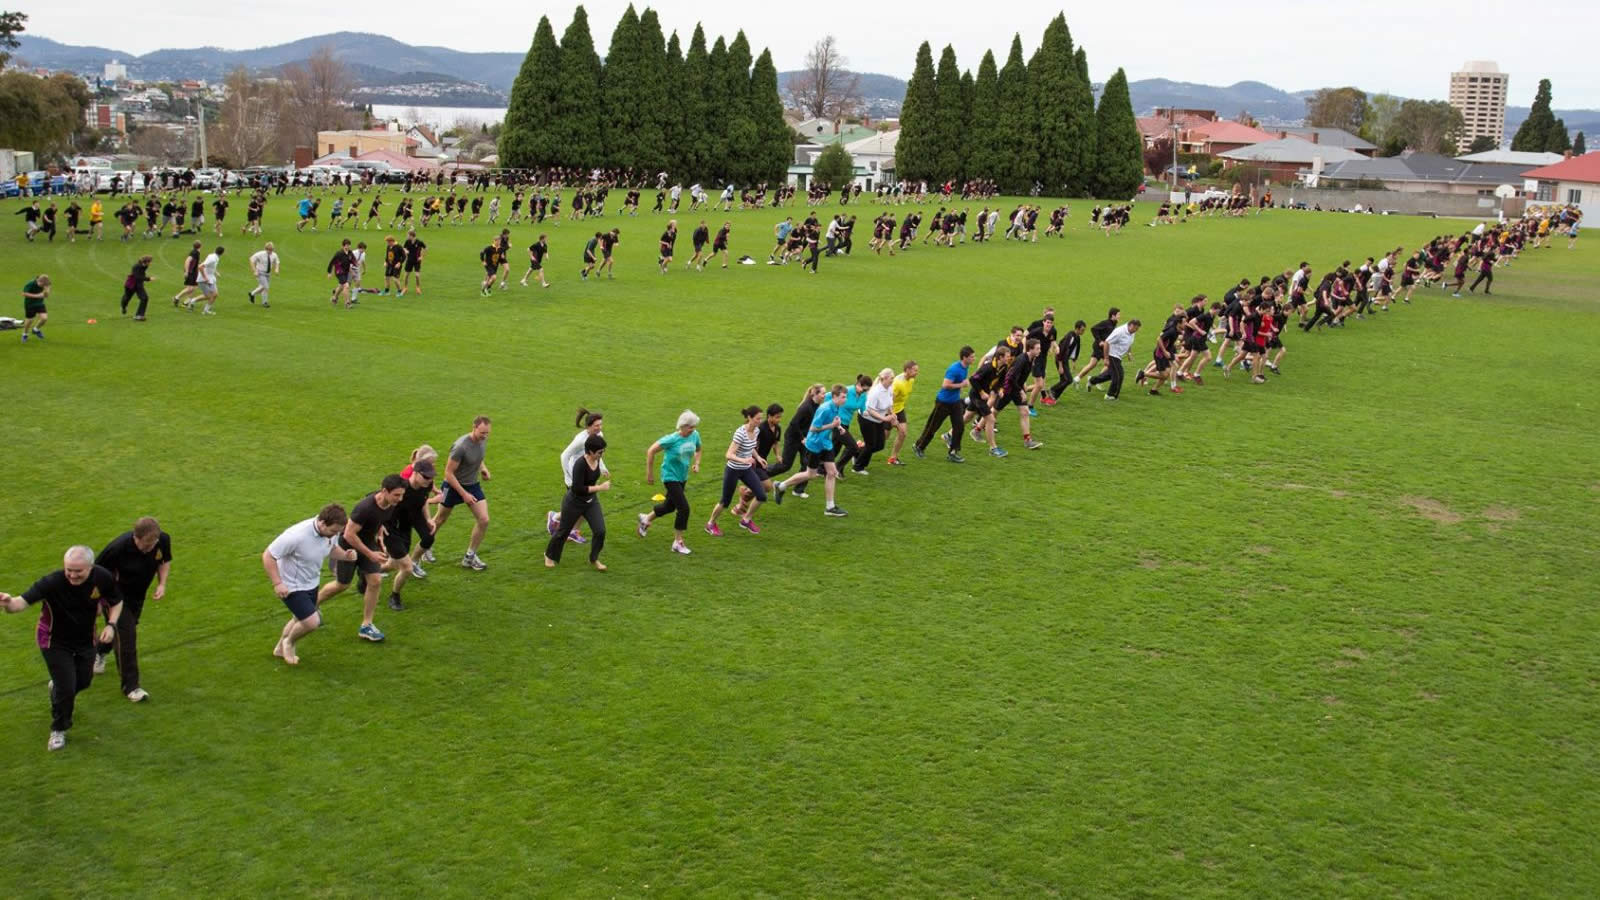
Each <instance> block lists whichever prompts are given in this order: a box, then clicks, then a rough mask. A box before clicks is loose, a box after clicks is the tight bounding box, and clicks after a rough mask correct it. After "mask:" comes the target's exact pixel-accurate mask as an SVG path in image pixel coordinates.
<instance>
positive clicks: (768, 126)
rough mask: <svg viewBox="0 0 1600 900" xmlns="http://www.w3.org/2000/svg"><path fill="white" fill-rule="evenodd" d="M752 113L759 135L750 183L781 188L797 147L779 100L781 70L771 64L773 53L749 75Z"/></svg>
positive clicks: (752, 156)
mask: <svg viewBox="0 0 1600 900" xmlns="http://www.w3.org/2000/svg"><path fill="white" fill-rule="evenodd" d="M750 113H751V121H752V123H753V124H754V126H755V133H756V144H755V150H754V152H752V153H751V154H750V175H749V178H750V181H751V182H753V183H755V184H781V183H782V182H783V180H784V179H785V178H786V177H787V175H788V171H789V160H790V159H791V158H792V154H793V152H794V145H793V144H792V143H791V142H790V137H789V136H790V134H792V132H791V131H790V129H789V123H788V122H786V121H785V120H784V118H783V99H782V98H781V97H779V96H778V67H777V66H775V65H773V63H772V51H770V50H767V49H765V48H763V49H762V51H761V55H760V56H759V57H757V58H756V64H755V68H754V69H752V70H751V71H750Z"/></svg>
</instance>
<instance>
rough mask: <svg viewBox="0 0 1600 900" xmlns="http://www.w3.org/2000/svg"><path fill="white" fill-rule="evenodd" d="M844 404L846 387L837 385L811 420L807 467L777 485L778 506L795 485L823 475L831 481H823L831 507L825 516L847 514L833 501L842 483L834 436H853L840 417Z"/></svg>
mask: <svg viewBox="0 0 1600 900" xmlns="http://www.w3.org/2000/svg"><path fill="white" fill-rule="evenodd" d="M844 404H845V388H844V385H842V384H836V385H834V386H833V391H832V394H831V396H830V397H829V399H828V400H825V401H823V402H822V403H820V404H818V405H817V411H816V414H814V415H813V416H812V417H811V427H810V428H809V429H808V430H807V431H806V438H805V441H804V442H803V446H804V447H805V453H804V456H805V462H804V464H803V465H804V467H805V468H804V469H802V470H801V471H800V472H797V473H796V474H794V475H793V476H791V477H789V478H786V479H784V480H783V481H780V482H778V483H777V484H775V485H773V490H774V499H775V500H776V501H777V502H778V503H782V502H783V496H784V494H785V493H786V492H787V491H788V489H789V488H790V487H791V486H793V487H799V486H800V485H802V484H805V483H806V482H808V481H810V480H811V479H813V478H815V477H817V475H819V474H826V476H827V480H826V481H824V482H823V486H824V487H823V496H825V497H826V498H827V500H828V504H827V506H825V507H824V508H823V510H822V514H823V515H825V516H834V517H842V516H845V515H847V513H846V512H845V511H844V508H843V507H840V506H838V505H836V504H835V503H834V502H833V493H834V487H835V485H836V484H837V483H838V481H839V467H838V466H837V465H835V463H834V461H833V439H834V435H835V434H836V433H839V432H843V433H844V434H845V435H848V434H849V432H847V431H844V430H843V429H844V426H843V423H842V422H841V421H840V417H839V412H840V410H841V409H842V408H843V407H844Z"/></svg>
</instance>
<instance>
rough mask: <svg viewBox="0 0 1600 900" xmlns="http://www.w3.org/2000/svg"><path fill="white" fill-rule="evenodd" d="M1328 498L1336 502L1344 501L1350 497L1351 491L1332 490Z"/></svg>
mask: <svg viewBox="0 0 1600 900" xmlns="http://www.w3.org/2000/svg"><path fill="white" fill-rule="evenodd" d="M1328 496H1329V497H1332V498H1333V499H1335V500H1343V499H1344V498H1346V497H1348V496H1350V492H1349V491H1340V490H1332V491H1329V492H1328Z"/></svg>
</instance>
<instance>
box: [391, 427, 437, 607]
mask: <svg viewBox="0 0 1600 900" xmlns="http://www.w3.org/2000/svg"><path fill="white" fill-rule="evenodd" d="M419 452H424V453H429V454H434V455H433V456H426V455H424V456H418V455H417V454H412V455H413V457H414V459H415V461H414V462H412V464H411V465H409V466H407V467H406V468H405V470H404V471H402V472H401V473H400V477H401V478H403V479H405V488H406V490H405V495H404V496H403V497H401V498H400V502H399V503H398V504H396V505H395V510H394V519H393V521H392V522H391V523H390V525H389V528H388V533H387V534H385V535H384V540H383V552H384V553H387V554H388V555H389V558H390V559H392V560H395V561H397V562H399V563H400V565H399V571H398V572H396V573H395V576H394V587H393V588H391V589H390V591H389V608H390V609H392V610H395V611H397V612H398V611H401V610H404V609H405V608H406V607H405V604H404V603H403V602H401V600H400V591H401V590H402V589H403V588H404V587H405V584H406V582H407V581H409V580H410V579H411V578H413V577H416V578H424V577H426V576H427V572H425V571H424V570H423V569H422V567H421V566H420V565H418V564H417V561H416V560H415V559H413V558H412V549H411V537H412V535H413V534H415V535H416V536H417V537H419V538H420V539H421V540H420V541H419V542H418V544H417V548H416V555H418V556H421V555H422V553H423V552H425V551H427V550H428V549H430V548H431V547H433V525H432V524H431V523H430V522H429V521H428V500H430V499H432V498H435V497H437V494H438V492H437V491H435V490H434V484H433V479H434V476H435V474H437V473H436V470H435V468H434V460H435V458H437V454H436V453H435V451H434V449H433V448H432V447H423V448H420V451H419Z"/></svg>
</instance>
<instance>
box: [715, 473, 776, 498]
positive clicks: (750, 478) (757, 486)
mask: <svg viewBox="0 0 1600 900" xmlns="http://www.w3.org/2000/svg"><path fill="white" fill-rule="evenodd" d="M741 481H742V482H744V486H745V487H747V488H749V489H750V492H751V493H752V494H755V495H756V499H757V500H759V501H761V502H762V503H765V502H767V486H766V485H764V484H762V483H761V476H759V475H757V474H756V470H755V467H753V466H751V467H748V468H743V469H735V468H734V467H733V466H725V467H723V469H722V500H721V501H720V504H721V505H722V507H723V508H727V507H728V506H729V505H731V504H732V503H733V492H734V490H736V489H737V488H738V487H739V482H741Z"/></svg>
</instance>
